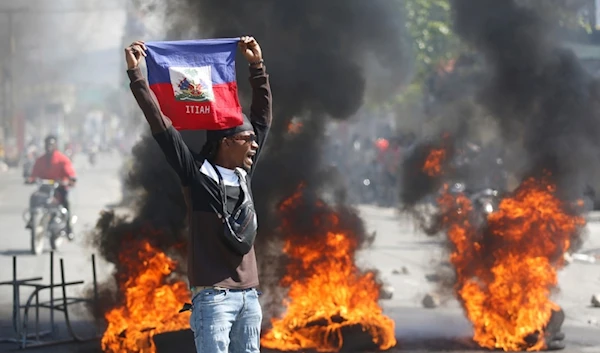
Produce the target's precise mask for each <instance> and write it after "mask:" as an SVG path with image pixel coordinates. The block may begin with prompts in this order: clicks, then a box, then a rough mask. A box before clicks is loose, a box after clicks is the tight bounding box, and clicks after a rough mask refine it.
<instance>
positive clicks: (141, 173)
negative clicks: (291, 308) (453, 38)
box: [96, 0, 410, 322]
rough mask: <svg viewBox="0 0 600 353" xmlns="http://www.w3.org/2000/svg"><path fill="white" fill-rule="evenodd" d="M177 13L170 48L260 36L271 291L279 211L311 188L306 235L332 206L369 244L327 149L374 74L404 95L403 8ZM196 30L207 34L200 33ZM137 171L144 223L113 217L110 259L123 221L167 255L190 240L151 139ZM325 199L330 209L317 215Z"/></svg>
mask: <svg viewBox="0 0 600 353" xmlns="http://www.w3.org/2000/svg"><path fill="white" fill-rule="evenodd" d="M168 12H169V14H170V16H171V17H173V18H177V21H176V22H177V23H178V24H177V25H174V26H172V27H171V28H170V30H169V32H168V39H170V40H177V39H189V38H215V37H237V36H241V35H246V34H247V35H252V36H254V37H255V38H256V39H257V40H258V42H259V43H260V45H261V48H262V50H263V53H264V59H265V62H266V67H267V71H268V73H269V74H270V81H271V86H272V91H273V111H274V121H273V126H272V129H271V132H270V135H269V137H268V140H267V142H266V146H265V152H264V154H263V156H262V159H261V160H260V161H259V162H258V168H257V171H256V174H255V177H254V179H253V189H254V197H255V199H256V200H255V201H256V207H257V211H258V215H259V223H260V229H259V236H258V237H257V242H256V252H257V257H258V259H259V267H260V269H259V272H260V276H261V287H262V289H263V291H264V292H266V293H276V290H275V289H276V288H277V287H278V284H279V280H280V278H281V276H282V273H283V271H284V270H285V267H284V265H285V257H284V256H282V254H281V249H282V241H283V237H284V235H283V234H281V232H280V231H279V230H278V229H279V226H280V224H281V217H282V214H281V213H280V212H279V211H278V205H279V204H280V203H281V202H282V201H284V200H285V199H286V198H288V197H290V196H292V195H293V194H294V192H295V191H296V190H297V189H298V186H299V185H300V184H301V183H302V185H303V203H302V206H299V207H298V209H297V210H296V211H297V213H298V214H297V215H296V217H294V218H293V219H291V220H290V221H291V222H293V224H294V225H295V226H294V228H295V229H298V231H299V233H302V236H323V235H324V234H323V232H322V231H321V229H320V228H318V227H317V226H314V227H312V226H311V224H312V223H311V220H314V219H315V217H313V216H318V214H322V213H323V212H324V208H323V207H324V206H323V205H325V206H326V207H327V208H328V209H330V210H331V211H335V212H339V215H340V223H341V226H340V227H341V228H345V229H351V230H353V231H352V232H351V233H352V234H354V235H355V236H356V237H357V238H358V239H357V240H358V243H359V244H363V243H364V242H365V241H366V240H368V239H369V238H368V237H367V235H366V232H365V230H364V226H363V223H362V220H361V219H360V218H359V216H358V215H357V212H356V210H354V209H353V208H352V207H351V206H350V205H348V204H347V202H346V201H345V195H344V194H345V193H344V186H343V183H342V180H343V176H341V175H338V174H336V172H335V170H326V169H324V168H323V167H322V165H321V157H320V156H321V153H322V151H321V148H322V146H323V142H324V140H325V129H326V125H327V121H328V120H329V119H350V118H351V116H352V115H353V114H354V113H355V112H356V111H357V110H358V109H359V108H360V107H361V106H362V105H363V104H364V101H365V95H366V90H367V88H368V87H369V85H368V83H369V82H368V79H369V75H370V73H371V72H372V70H373V68H375V67H376V68H377V70H379V73H381V70H384V71H385V72H386V75H385V76H386V77H387V78H388V79H387V80H385V81H381V82H377V84H376V86H377V87H378V88H379V89H377V90H374V91H376V98H382V97H385V96H390V95H393V94H395V93H397V92H395V89H396V88H397V87H399V86H400V84H401V83H402V82H403V81H404V80H405V79H406V77H407V74H408V72H407V71H408V69H409V66H410V65H408V64H407V63H408V60H407V56H406V53H405V52H404V46H405V45H404V44H405V38H404V37H403V33H404V27H403V21H402V18H403V14H402V7H401V5H400V4H399V3H397V2H394V1H388V0H371V1H360V0H332V1H325V2H324V1H317V0H286V1H278V0H257V1H251V2H248V1H234V0H221V1H209V0H206V1H202V0H201V1H198V0H178V1H173V2H170V3H169V9H168ZM190 28H196V29H197V30H192V32H193V33H192V34H190ZM148 40H150V38H148ZM237 62H238V64H237V66H238V85H239V86H240V96H241V98H242V101H243V102H245V104H244V108H245V109H248V108H249V107H248V102H249V97H250V90H249V85H248V84H247V83H246V82H245V81H246V80H245V79H246V78H247V77H248V69H247V65H246V64H245V63H244V61H243V58H242V57H241V56H239V57H238V59H237ZM374 96H375V95H374ZM292 119H297V120H299V121H300V123H301V129H300V131H299V132H296V133H290V132H289V131H288V126H289V124H290V122H291V121H292ZM131 170H132V175H130V177H129V178H128V180H129V181H128V183H129V188H130V189H132V190H135V191H137V192H140V193H141V195H142V196H141V199H140V200H139V202H137V204H138V207H137V208H136V212H134V221H133V222H132V221H131V220H126V221H120V220H119V219H118V218H116V217H114V216H112V215H111V214H108V215H106V216H105V217H104V218H105V219H104V221H102V220H101V222H99V224H98V231H97V232H96V233H97V234H96V239H97V241H96V243H97V244H99V245H100V246H101V249H102V251H101V252H102V254H103V256H104V257H105V258H107V259H109V260H111V259H113V258H114V254H115V253H117V252H118V251H119V246H122V245H118V244H123V242H121V241H119V240H118V239H120V238H122V237H121V235H120V234H121V233H120V232H115V231H114V230H115V229H117V228H119V227H123V225H122V224H123V222H125V223H126V224H131V223H135V222H137V223H145V224H150V225H152V226H155V227H156V228H157V229H160V230H161V231H162V233H161V236H160V237H159V240H156V242H157V243H158V244H159V245H160V246H161V248H162V249H165V250H167V251H171V250H172V249H174V248H177V245H178V244H181V242H185V235H184V234H185V233H184V227H183V225H184V224H185V222H184V205H185V203H184V200H183V197H182V196H181V192H180V189H179V181H178V180H177V179H176V176H175V175H174V173H173V172H171V170H170V168H169V166H168V165H167V163H166V161H165V160H164V158H163V157H162V154H161V153H160V151H158V150H157V146H156V144H155V143H154V141H152V139H151V138H148V137H147V138H145V139H143V140H142V141H141V142H140V143H139V144H138V145H137V146H136V147H135V148H134V165H133V166H132V168H131ZM307 200H308V201H307ZM311 200H312V203H311ZM318 200H325V201H326V202H325V203H324V204H323V203H321V204H320V205H319V207H317V206H316V204H317V201H318ZM311 204H313V205H315V206H314V207H310V205H311ZM139 236H140V237H143V236H144V235H143V234H140V235H139ZM271 303H272V304H274V305H273V308H272V309H273V310H268V311H269V312H267V313H265V314H266V315H265V316H266V317H267V316H268V314H269V313H275V311H276V310H275V309H277V307H279V306H280V303H281V301H280V298H278V297H277V296H274V297H272V299H270V300H269V303H266V304H267V306H269V304H271ZM266 321H267V320H265V322H266Z"/></svg>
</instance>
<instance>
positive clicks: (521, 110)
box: [403, 0, 600, 201]
mask: <svg viewBox="0 0 600 353" xmlns="http://www.w3.org/2000/svg"><path fill="white" fill-rule="evenodd" d="M451 3H452V9H453V14H454V24H455V30H456V33H457V34H458V35H459V36H460V38H461V39H462V41H463V42H464V43H466V44H467V45H468V46H470V48H471V49H473V50H474V51H475V56H476V57H477V58H478V59H483V60H482V61H483V62H477V60H475V62H472V63H471V64H470V65H467V67H469V70H467V72H466V73H465V71H459V70H456V71H459V72H456V73H454V76H449V77H448V78H446V81H448V82H450V84H448V85H446V89H447V90H448V92H446V93H447V94H446V95H451V94H452V93H450V92H457V91H458V92H460V93H459V94H456V93H454V97H452V98H453V99H449V100H448V101H446V102H444V103H445V104H442V105H441V108H440V109H438V110H442V111H443V110H446V113H445V114H444V113H440V115H441V116H442V117H443V118H445V119H446V120H447V121H451V122H452V124H453V126H454V127H457V126H458V127H459V128H457V129H453V130H452V132H453V133H456V134H459V135H460V134H463V137H466V135H468V134H464V132H465V131H466V129H473V126H475V125H478V124H481V119H480V118H481V117H482V116H486V117H487V118H489V119H490V120H492V122H493V124H494V125H495V128H497V131H498V136H497V140H498V141H499V142H500V144H501V145H502V148H501V154H502V156H503V157H504V158H505V165H504V168H506V169H507V171H508V172H509V173H510V174H511V175H514V176H515V178H516V179H517V180H523V179H524V178H526V177H529V176H535V177H539V176H541V173H542V172H544V171H548V172H550V173H551V174H552V178H553V179H554V181H555V182H556V183H557V184H558V190H559V191H560V193H561V196H562V197H563V198H564V199H565V200H574V199H576V198H581V197H582V196H583V195H584V192H585V190H586V188H587V187H588V186H589V185H590V184H592V182H593V181H594V180H595V179H597V176H598V167H597V166H598V159H599V157H600V142H599V141H598V139H597V136H598V133H599V132H600V116H599V114H600V113H599V112H598V104H599V102H600V101H599V97H600V96H599V95H598V93H599V91H598V81H597V80H596V79H594V78H593V77H592V76H591V74H590V73H589V72H587V71H586V70H585V68H584V67H583V66H582V64H581V62H580V61H579V60H578V58H577V57H576V56H575V54H574V53H573V52H572V51H571V50H569V49H565V48H564V47H563V46H562V44H561V43H560V38H561V36H559V35H558V33H557V28H556V27H555V26H554V23H550V22H549V21H547V20H546V18H544V17H543V16H541V14H540V12H536V11H535V9H534V8H531V7H524V6H520V5H519V4H518V2H516V1H509V0H506V1H505V0H502V1H494V0H483V1H475V2H473V1H468V0H452V1H451ZM457 76H458V77H457ZM457 84H459V85H460V86H461V87H464V90H457V89H456V87H457ZM442 87H443V85H442ZM456 96H457V97H456ZM478 119H479V120H478ZM446 124H448V123H446ZM469 137H470V136H469ZM496 152H498V151H496ZM497 155H498V154H497ZM490 157H492V156H490ZM412 162H413V165H412V167H417V168H418V166H419V163H422V161H417V162H415V161H412ZM405 180H406V183H407V184H406V185H404V187H403V189H410V186H411V185H412V184H413V183H414V180H411V179H410V178H406V179H405ZM430 191H432V190H431V189H430V190H427V191H423V192H422V193H427V192H430ZM407 201H409V200H407Z"/></svg>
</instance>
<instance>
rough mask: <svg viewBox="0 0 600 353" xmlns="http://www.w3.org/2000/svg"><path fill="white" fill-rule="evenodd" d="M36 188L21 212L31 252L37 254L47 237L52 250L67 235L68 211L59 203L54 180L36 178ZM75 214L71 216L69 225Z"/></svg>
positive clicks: (72, 223) (40, 251)
mask: <svg viewBox="0 0 600 353" xmlns="http://www.w3.org/2000/svg"><path fill="white" fill-rule="evenodd" d="M37 184H38V189H37V190H36V191H35V192H34V193H33V194H32V195H31V197H30V198H29V208H27V209H26V210H25V211H24V212H23V220H24V221H25V222H26V223H27V228H29V229H30V231H31V253H32V254H34V255H39V254H41V253H42V251H43V250H44V240H45V239H46V238H47V239H48V240H49V242H50V247H51V248H52V250H57V249H58V248H59V247H60V245H61V244H62V243H63V241H64V239H65V238H66V237H67V235H68V234H67V231H66V229H67V217H68V216H69V214H68V211H67V209H66V208H65V207H63V206H62V205H61V202H60V200H59V198H58V195H57V192H56V189H57V188H58V187H59V186H60V183H59V182H57V181H55V180H45V179H43V180H38V181H37ZM76 222H77V216H72V217H71V225H74V224H75V223H76Z"/></svg>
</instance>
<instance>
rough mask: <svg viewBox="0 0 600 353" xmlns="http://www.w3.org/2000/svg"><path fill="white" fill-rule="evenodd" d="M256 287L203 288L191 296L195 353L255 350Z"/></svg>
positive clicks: (255, 352) (247, 352)
mask: <svg viewBox="0 0 600 353" xmlns="http://www.w3.org/2000/svg"><path fill="white" fill-rule="evenodd" d="M258 295H259V294H258V291H257V290H256V289H245V290H229V289H227V290H220V289H212V288H211V289H205V290H203V291H201V292H199V293H198V294H196V296H195V297H194V298H193V299H192V305H193V308H192V316H191V317H190V326H191V329H192V331H193V332H194V341H195V343H196V352H198V353H259V352H260V326H261V321H262V311H261V308H260V303H259V301H258Z"/></svg>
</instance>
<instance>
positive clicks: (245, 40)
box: [239, 36, 263, 67]
mask: <svg viewBox="0 0 600 353" xmlns="http://www.w3.org/2000/svg"><path fill="white" fill-rule="evenodd" d="M239 47H240V50H241V51H242V54H244V57H245V58H246V60H248V62H249V63H250V64H251V65H252V64H255V65H253V66H255V67H262V62H261V61H262V60H263V57H262V50H261V49H260V45H258V42H257V41H256V39H254V37H248V36H244V37H242V38H240V42H239Z"/></svg>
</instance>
